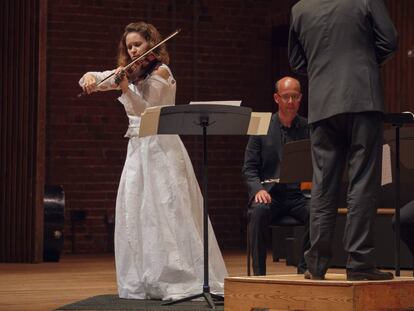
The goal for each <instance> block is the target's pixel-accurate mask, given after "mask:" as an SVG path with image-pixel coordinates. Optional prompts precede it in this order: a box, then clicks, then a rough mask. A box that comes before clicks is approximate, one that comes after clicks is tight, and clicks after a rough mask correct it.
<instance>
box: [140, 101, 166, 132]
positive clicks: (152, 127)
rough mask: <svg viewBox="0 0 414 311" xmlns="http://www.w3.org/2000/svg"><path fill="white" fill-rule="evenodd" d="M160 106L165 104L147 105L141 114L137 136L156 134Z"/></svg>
mask: <svg viewBox="0 0 414 311" xmlns="http://www.w3.org/2000/svg"><path fill="white" fill-rule="evenodd" d="M162 107H165V106H155V107H149V108H146V109H145V111H144V112H143V113H142V114H141V124H140V127H139V135H138V136H139V137H145V136H150V135H156V134H157V133H158V122H159V120H160V112H161V108H162Z"/></svg>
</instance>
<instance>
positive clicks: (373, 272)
mask: <svg viewBox="0 0 414 311" xmlns="http://www.w3.org/2000/svg"><path fill="white" fill-rule="evenodd" d="M393 278H394V275H393V274H392V273H391V272H383V271H380V270H378V269H377V268H370V269H363V270H354V269H346V279H347V280H348V281H381V280H392V279H393Z"/></svg>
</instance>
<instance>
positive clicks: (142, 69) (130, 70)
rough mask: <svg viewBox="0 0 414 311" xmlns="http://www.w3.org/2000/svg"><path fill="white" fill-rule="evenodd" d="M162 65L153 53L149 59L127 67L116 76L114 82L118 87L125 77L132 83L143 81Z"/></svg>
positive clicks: (149, 55) (146, 58)
mask: <svg viewBox="0 0 414 311" xmlns="http://www.w3.org/2000/svg"><path fill="white" fill-rule="evenodd" d="M160 65H161V62H160V61H159V60H158V58H157V56H155V55H154V54H153V53H151V54H148V56H147V57H145V58H143V59H141V60H140V61H137V62H135V63H133V64H132V65H131V66H126V67H125V68H124V69H123V70H121V71H120V72H119V73H117V74H115V78H114V82H115V84H116V85H119V83H121V81H122V79H123V78H124V77H126V78H127V79H128V82H130V83H135V82H138V81H141V80H143V79H145V78H146V77H147V76H148V75H149V74H150V73H151V72H153V71H154V70H156V69H157V68H158V67H159V66H160Z"/></svg>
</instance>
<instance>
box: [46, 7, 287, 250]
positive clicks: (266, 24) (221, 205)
mask: <svg viewBox="0 0 414 311" xmlns="http://www.w3.org/2000/svg"><path fill="white" fill-rule="evenodd" d="M274 2H276V1H248V0H245V1H230V0H227V1H201V0H199V1H197V0H194V1H190V0H187V1H166V0H161V1H135V0H134V1H131V0H122V1H121V0H88V1H81V0H54V1H49V3H48V50H47V53H48V57H47V67H48V72H47V73H48V79H47V85H48V91H47V142H46V144H47V155H46V157H47V165H46V183H47V184H60V185H62V186H63V187H64V190H65V194H66V222H65V231H66V240H65V251H67V252H70V251H75V252H104V251H108V250H111V247H112V236H111V230H112V225H111V224H110V223H111V219H112V218H113V214H114V207H115V197H116V191H117V186H118V181H119V178H120V174H121V170H122V165H123V161H124V158H125V153H126V144H127V140H126V139H125V138H123V134H124V132H125V130H126V127H127V119H126V117H125V114H124V111H123V108H122V106H121V104H120V103H118V102H117V100H116V97H117V96H118V94H116V92H107V93H100V94H93V95H91V96H87V97H85V98H81V99H78V98H77V97H76V95H77V94H78V93H79V92H80V88H79V87H78V80H79V78H80V77H81V76H82V74H83V73H84V72H86V71H91V70H92V71H93V70H96V71H101V70H105V69H112V68H114V67H115V63H116V48H117V44H118V40H119V37H120V36H121V34H122V32H123V28H124V26H125V25H126V24H127V23H129V22H132V21H139V20H145V21H149V22H151V23H153V24H154V25H155V26H156V27H157V28H158V29H159V30H160V32H161V33H162V34H163V35H167V34H169V33H170V32H172V31H173V30H175V28H176V27H179V28H181V29H182V32H181V33H180V34H179V35H178V37H176V38H174V39H172V41H171V42H170V43H169V44H168V47H169V50H170V54H171V55H170V56H171V59H172V63H171V68H172V69H173V72H174V75H175V77H176V79H177V81H178V91H177V104H186V103H188V102H189V101H190V100H230V99H241V100H243V105H245V106H250V107H253V108H254V110H255V111H271V110H272V109H273V102H272V89H273V82H274V80H275V79H276V78H277V77H278V73H277V72H272V57H271V49H272V47H271V45H272V42H271V40H272V36H271V35H272V26H273V25H274V24H275V23H277V21H278V20H279V19H280V18H282V19H286V14H287V8H288V7H289V5H290V4H289V1H277V2H283V3H280V4H275V3H274ZM290 2H292V1H290ZM182 139H183V141H184V143H185V145H186V147H187V149H188V152H189V154H190V157H191V159H192V161H193V164H194V167H195V171H196V174H197V176H200V173H201V172H200V164H201V161H202V153H201V152H202V150H201V140H200V138H199V137H190V136H187V137H182ZM246 141H247V138H246V137H240V136H219V137H211V138H209V150H210V153H209V164H210V168H209V182H210V184H209V198H210V200H209V204H210V216H211V220H212V223H213V226H214V228H215V230H216V235H217V238H218V240H219V243H220V245H221V246H222V247H223V248H238V247H243V245H244V235H245V233H244V230H245V223H244V220H243V219H244V211H245V206H246V190H245V186H244V182H243V179H242V176H241V166H242V163H243V154H244V147H245V144H246ZM76 211H84V212H85V215H86V218H85V219H84V220H80V221H76V222H71V215H75V214H73V213H74V212H76ZM108 220H109V224H108ZM72 224H75V226H73V227H72V226H71V225H72ZM72 233H74V235H73V234H72ZM72 241H74V242H75V244H74V245H72Z"/></svg>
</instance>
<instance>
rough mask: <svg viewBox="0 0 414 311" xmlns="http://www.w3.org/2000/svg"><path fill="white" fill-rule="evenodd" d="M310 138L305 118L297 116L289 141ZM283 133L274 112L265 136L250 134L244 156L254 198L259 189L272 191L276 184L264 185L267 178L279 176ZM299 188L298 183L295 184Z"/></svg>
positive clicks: (245, 174)
mask: <svg viewBox="0 0 414 311" xmlns="http://www.w3.org/2000/svg"><path fill="white" fill-rule="evenodd" d="M307 138H309V128H308V124H307V121H306V119H305V118H303V117H301V116H299V115H298V116H297V117H296V118H295V119H294V121H293V124H292V129H291V137H289V138H288V139H289V141H293V140H300V139H307ZM282 148H283V142H282V133H281V128H280V122H279V116H278V114H277V113H275V114H273V116H272V119H271V121H270V125H269V132H268V133H267V135H263V136H250V138H249V142H248V143H247V147H246V152H245V156H244V166H243V174H244V176H245V178H246V183H247V186H248V191H249V199H250V200H252V199H253V198H254V196H255V195H256V193H257V192H258V191H259V190H262V189H264V190H266V191H268V192H269V191H270V190H271V188H272V187H274V186H275V184H266V185H262V184H261V183H260V182H261V181H263V180H266V179H273V178H279V175H280V162H281V160H282ZM295 187H296V188H298V185H296V186H295Z"/></svg>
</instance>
